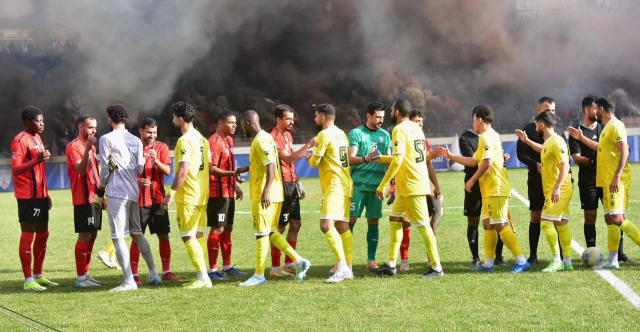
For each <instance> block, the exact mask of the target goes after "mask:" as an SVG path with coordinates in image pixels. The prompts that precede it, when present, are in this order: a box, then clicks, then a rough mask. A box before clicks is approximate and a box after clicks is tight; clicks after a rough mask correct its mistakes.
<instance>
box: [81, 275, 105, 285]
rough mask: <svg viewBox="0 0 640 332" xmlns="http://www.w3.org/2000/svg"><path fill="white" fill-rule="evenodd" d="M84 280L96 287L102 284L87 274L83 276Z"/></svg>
mask: <svg viewBox="0 0 640 332" xmlns="http://www.w3.org/2000/svg"><path fill="white" fill-rule="evenodd" d="M85 278H87V280H89V281H91V282H92V283H94V284H98V286H99V285H100V284H102V283H101V282H100V281H98V280H96V279H93V278H92V277H91V276H90V275H89V274H87V275H86V276H85Z"/></svg>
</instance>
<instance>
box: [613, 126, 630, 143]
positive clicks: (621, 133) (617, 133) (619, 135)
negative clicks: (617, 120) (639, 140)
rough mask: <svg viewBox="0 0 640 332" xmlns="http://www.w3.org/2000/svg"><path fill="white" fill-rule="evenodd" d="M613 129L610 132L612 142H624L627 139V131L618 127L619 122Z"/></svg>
mask: <svg viewBox="0 0 640 332" xmlns="http://www.w3.org/2000/svg"><path fill="white" fill-rule="evenodd" d="M613 129H614V131H613V132H612V134H613V142H615V143H618V142H623V141H624V142H626V141H627V131H626V130H624V129H623V128H621V127H620V125H619V124H617V126H614V127H613Z"/></svg>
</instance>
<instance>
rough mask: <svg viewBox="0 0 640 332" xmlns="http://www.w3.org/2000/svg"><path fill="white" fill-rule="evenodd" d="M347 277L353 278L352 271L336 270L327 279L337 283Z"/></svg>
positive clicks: (329, 281)
mask: <svg viewBox="0 0 640 332" xmlns="http://www.w3.org/2000/svg"><path fill="white" fill-rule="evenodd" d="M346 279H353V273H351V271H340V270H338V271H336V273H334V274H333V275H332V276H331V277H329V279H327V283H328V284H337V283H339V282H341V281H343V280H346Z"/></svg>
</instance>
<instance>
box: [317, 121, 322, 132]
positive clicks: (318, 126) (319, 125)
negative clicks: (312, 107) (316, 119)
mask: <svg viewBox="0 0 640 332" xmlns="http://www.w3.org/2000/svg"><path fill="white" fill-rule="evenodd" d="M316 131H317V132H320V131H322V123H316Z"/></svg>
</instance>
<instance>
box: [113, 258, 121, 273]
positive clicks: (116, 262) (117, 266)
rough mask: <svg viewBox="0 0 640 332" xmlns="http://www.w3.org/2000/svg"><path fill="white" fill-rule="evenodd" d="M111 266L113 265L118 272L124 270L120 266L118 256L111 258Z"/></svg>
mask: <svg viewBox="0 0 640 332" xmlns="http://www.w3.org/2000/svg"><path fill="white" fill-rule="evenodd" d="M110 261H111V265H113V268H114V269H117V270H122V268H121V267H120V264H118V259H117V258H116V256H113V257H111V260H110Z"/></svg>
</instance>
